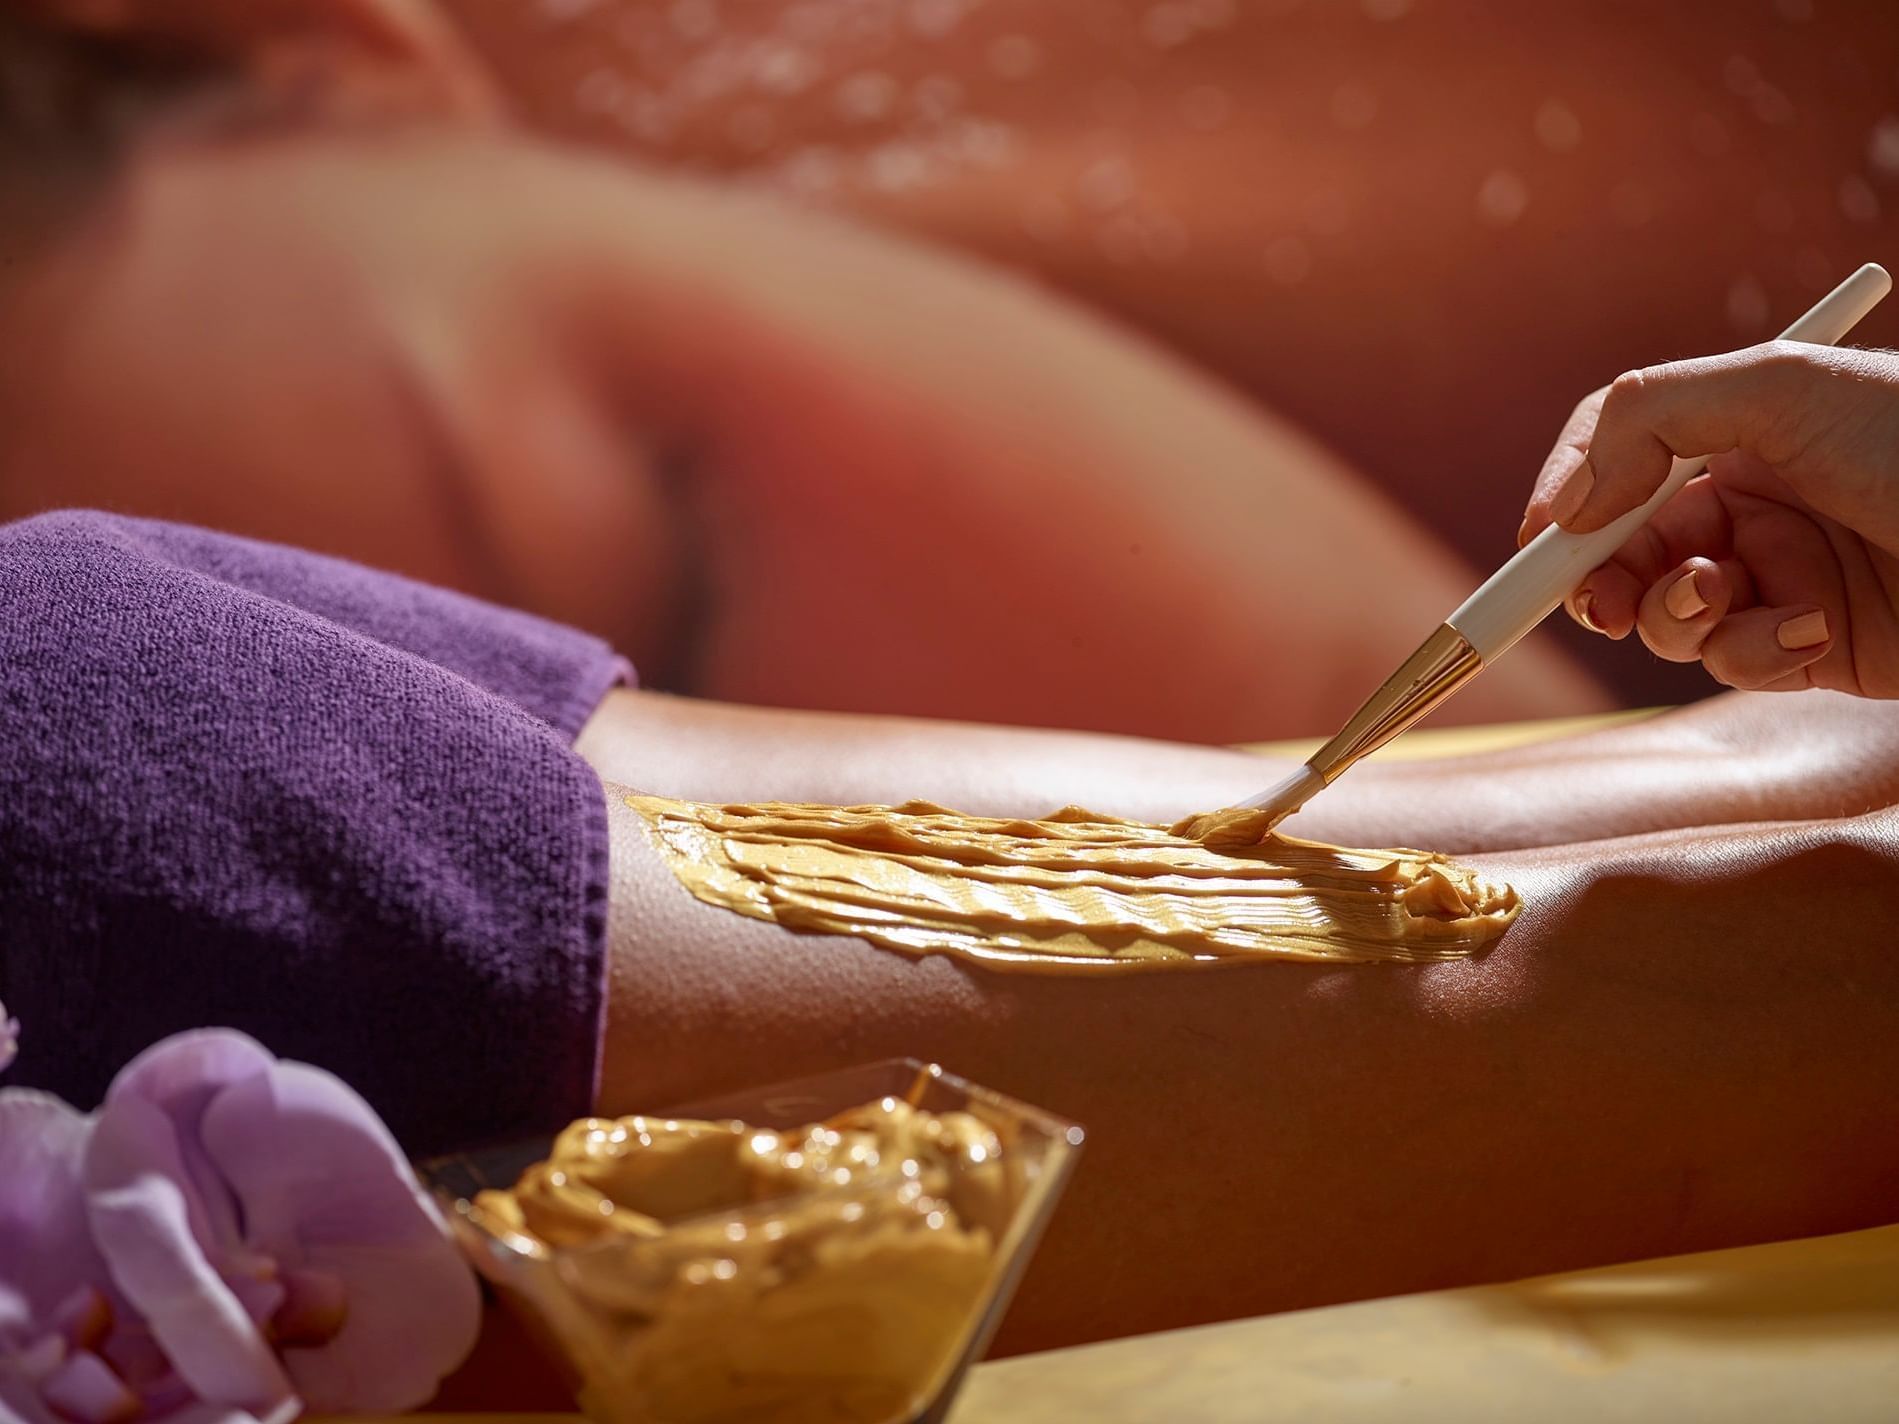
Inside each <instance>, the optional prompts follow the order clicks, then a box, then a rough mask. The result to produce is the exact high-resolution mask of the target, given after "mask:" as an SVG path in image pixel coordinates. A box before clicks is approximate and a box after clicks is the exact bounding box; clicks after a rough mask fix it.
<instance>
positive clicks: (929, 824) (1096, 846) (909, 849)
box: [627, 795, 1519, 973]
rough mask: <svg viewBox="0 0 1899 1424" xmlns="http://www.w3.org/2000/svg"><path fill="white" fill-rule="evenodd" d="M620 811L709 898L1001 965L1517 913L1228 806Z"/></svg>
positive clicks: (1391, 936) (1349, 941)
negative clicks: (1247, 833)
mask: <svg viewBox="0 0 1899 1424" xmlns="http://www.w3.org/2000/svg"><path fill="white" fill-rule="evenodd" d="M627 804H628V805H629V806H631V807H633V808H634V809H635V810H636V811H638V812H639V813H640V815H641V816H642V817H643V818H644V819H645V821H646V824H647V826H648V828H649V829H650V830H651V832H652V835H653V837H654V840H655V841H656V842H657V844H658V845H659V848H660V851H661V853H662V854H663V855H664V857H665V860H666V863H667V864H668V865H669V866H670V867H671V868H672V871H673V874H674V875H676V876H677V877H678V878H679V881H680V883H681V884H683V885H684V886H685V887H686V888H687V889H688V890H689V891H691V892H692V894H693V895H694V896H696V897H697V898H698V899H700V900H703V901H705V902H706V903H707V904H709V905H720V906H723V907H724V908H726V909H728V910H735V911H737V912H738V913H739V914H742V915H749V916H751V917H752V918H754V919H761V920H772V921H775V922H776V923H778V924H781V925H783V926H785V927H786V928H787V929H793V930H802V931H808V932H813V933H821V934H849V935H856V936H858V937H860V938H863V939H867V940H869V941H871V942H872V943H873V944H878V945H882V946H883V947H885V948H887V949H897V950H904V951H907V952H909V953H913V954H931V953H947V954H958V955H963V956H965V957H967V958H970V959H976V960H980V961H982V962H983V963H985V964H990V965H995V966H997V967H1001V968H1010V969H1024V970H1030V971H1036V972H1045V973H1046V972H1078V971H1079V972H1086V971H1089V970H1104V969H1105V970H1117V969H1118V970H1126V969H1134V968H1146V969H1182V968H1193V967H1204V966H1212V965H1223V964H1234V963H1244V962H1250V961H1256V960H1263V959H1287V960H1317V961H1344V962H1358V963H1368V962H1376V961H1386V962H1396V963H1422V962H1428V961H1433V960H1443V959H1459V958H1463V957H1466V956H1468V955H1471V954H1474V953H1476V952H1477V951H1478V950H1480V949H1482V948H1484V947H1485V946H1487V945H1489V944H1490V943H1491V941H1493V940H1495V939H1496V938H1497V936H1499V935H1501V934H1502V933H1503V931H1504V930H1505V929H1506V928H1507V927H1508V926H1509V924H1510V922H1511V921H1512V920H1513V919H1515V918H1516V914H1517V910H1518V908H1519V901H1518V898H1517V894H1516V891H1514V890H1512V889H1511V888H1510V887H1509V886H1508V885H1502V884H1498V883H1495V882H1492V881H1488V880H1485V879H1484V878H1483V877H1481V876H1480V875H1478V874H1477V873H1476V872H1475V871H1473V870H1471V869H1469V868H1467V867H1465V866H1460V865H1457V864H1456V863H1454V862H1453V861H1451V860H1449V859H1448V858H1446V857H1445V856H1441V855H1436V854H1431V853H1429V852H1424V851H1413V850H1342V849H1340V848H1338V847H1336V846H1328V845H1321V844H1319V843H1317V842H1314V841H1302V840H1295V839H1293V838H1292V837H1290V836H1277V835H1275V836H1268V837H1267V838H1266V839H1265V840H1263V841H1258V842H1257V843H1252V844H1237V845H1236V844H1231V843H1230V842H1231V841H1232V840H1234V839H1242V840H1243V839H1244V838H1243V837H1236V836H1235V835H1233V833H1232V832H1233V830H1234V829H1235V828H1234V827H1231V826H1229V825H1228V824H1227V821H1228V818H1227V816H1226V814H1225V813H1215V814H1214V815H1213V816H1211V817H1200V818H1194V819H1192V820H1189V821H1184V822H1182V823H1180V825H1178V826H1176V827H1173V828H1168V827H1163V826H1154V825H1147V824H1144V823H1142V822H1139V821H1125V820H1121V819H1119V818H1117V817H1114V816H1104V815H1100V814H1098V813H1096V812H1093V811H1085V810H1083V809H1081V808H1080V807H1077V806H1069V807H1065V808H1063V809H1062V810H1060V811H1057V812H1055V813H1053V814H1052V815H1050V816H1048V817H1046V818H1044V819H1042V820H1036V821H1025V820H1007V819H998V818H992V817H986V816H965V815H961V814H959V813H957V812H955V811H949V810H945V809H944V808H943V807H941V806H935V805H932V804H930V803H929V802H927V801H908V802H905V803H904V804H903V805H901V806H819V805H801V804H789V803H779V802H767V803H761V804H758V805H726V806H715V805H708V804H706V803H703V802H697V801H675V800H671V799H669V798H666V797H662V796H638V795H636V796H629V797H628V798H627ZM1236 814H1244V813H1236ZM1216 828H1217V829H1218V830H1219V831H1220V832H1223V833H1214V832H1215V830H1216ZM1189 831H1197V832H1199V833H1200V835H1202V836H1205V839H1204V840H1203V839H1200V838H1196V836H1194V835H1191V834H1188V832H1189Z"/></svg>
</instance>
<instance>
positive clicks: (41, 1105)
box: [0, 1088, 298, 1424]
mask: <svg viewBox="0 0 1899 1424" xmlns="http://www.w3.org/2000/svg"><path fill="white" fill-rule="evenodd" d="M92 1128H93V1121H92V1119H91V1118H88V1117H85V1116H83V1115H81V1114H80V1113H77V1112H74V1111H73V1110H72V1109H71V1108H70V1107H68V1106H67V1105H66V1104H65V1103H63V1102H61V1101H60V1100H59V1099H57V1098H55V1097H51V1096H49V1095H48V1094H45V1093H39V1092H34V1091H31V1090H29V1089H25V1088H5V1089H0V1424H75V1421H77V1424H120V1421H126V1420H132V1419H157V1418H163V1420H164V1421H165V1424H287V1421H288V1420H289V1419H290V1418H291V1417H292V1416H293V1415H294V1414H295V1413H296V1410H297V1407H298V1402H297V1401H296V1399H294V1398H292V1397H288V1396H286V1397H284V1398H282V1399H280V1400H279V1401H278V1407H277V1408H276V1409H274V1410H273V1411H271V1412H270V1413H268V1414H265V1415H261V1416H259V1415H252V1414H249V1413H246V1412H244V1411H242V1410H239V1409H235V1408H232V1407H230V1406H229V1405H228V1404H223V1403H218V1402H215V1401H212V1400H209V1399H207V1398H200V1397H198V1396H195V1395H194V1394H193V1392H192V1391H191V1389H190V1388H189V1386H187V1385H186V1384H185V1383H184V1381H183V1380H182V1379H180V1378H179V1376H178V1375H177V1373H176V1372H175V1371H174V1370H172V1368H171V1366H170V1362H169V1361H168V1360H167V1359H166V1358H165V1356H164V1354H163V1352H162V1351H160V1350H159V1349H158V1348H157V1345H156V1343H155V1342H154V1341H153V1339H152V1337H151V1335H150V1334H149V1332H147V1331H146V1330H145V1329H144V1328H143V1326H142V1324H141V1323H140V1322H139V1321H138V1320H137V1318H136V1317H135V1316H132V1315H131V1314H130V1313H129V1312H128V1311H127V1310H126V1309H125V1307H124V1302H123V1300H122V1298H120V1297H119V1295H118V1293H117V1292H116V1291H115V1290H114V1289H113V1286H112V1282H111V1276H110V1273H109V1271H108V1269H107V1266H106V1263H105V1260H104V1258H103V1257H102V1256H100V1254H99V1252H98V1250H97V1249H96V1248H95V1247H94V1245H93V1242H92V1239H91V1236H90V1233H89V1231H88V1229H87V1223H86V1208H85V1197H84V1194H83V1193H82V1191H81V1189H80V1176H81V1172H82V1163H83V1161H84V1157H85V1151H86V1145H87V1142H88V1140H89V1138H90V1136H91V1132H92Z"/></svg>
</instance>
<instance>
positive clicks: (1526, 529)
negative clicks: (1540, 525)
mask: <svg viewBox="0 0 1899 1424" xmlns="http://www.w3.org/2000/svg"><path fill="white" fill-rule="evenodd" d="M1529 540H1530V516H1529V515H1527V514H1526V515H1524V516H1523V522H1522V523H1521V524H1519V525H1517V547H1518V548H1519V549H1521V548H1522V547H1523V546H1524V545H1525V544H1527V543H1528V542H1529Z"/></svg>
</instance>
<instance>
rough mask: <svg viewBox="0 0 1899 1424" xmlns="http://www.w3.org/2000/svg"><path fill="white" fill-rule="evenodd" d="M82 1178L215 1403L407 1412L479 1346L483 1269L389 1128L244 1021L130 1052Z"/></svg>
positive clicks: (125, 1271) (125, 1282) (166, 1335)
mask: <svg viewBox="0 0 1899 1424" xmlns="http://www.w3.org/2000/svg"><path fill="white" fill-rule="evenodd" d="M83 1186H84V1192H85V1200H86V1213H87V1218H88V1221H89V1224H90V1227H91V1232H92V1237H93V1240H94V1242H95V1243H96V1244H97V1247H98V1250H99V1252H100V1254H101V1255H102V1256H103V1257H104V1259H105V1260H106V1262H107V1263H108V1265H109V1267H110V1270H111V1274H112V1279H113V1281H114V1283H115V1284H116V1286H117V1288H118V1289H119V1291H121V1292H122V1293H123V1296H124V1298H125V1300H126V1302H127V1303H128V1304H129V1305H130V1306H131V1307H132V1308H133V1309H134V1310H136V1311H138V1312H139V1314H140V1315H141V1316H142V1317H143V1318H144V1320H145V1322H146V1323H147V1325H148V1326H149V1327H150V1330H151V1333H152V1337H153V1339H154V1341H155V1342H156V1344H157V1346H158V1348H159V1349H160V1350H161V1351H162V1352H163V1353H164V1355H165V1356H166V1357H167V1358H168V1359H169V1360H170V1361H171V1363H172V1365H173V1367H174V1368H175V1369H176V1371H177V1373H178V1374H179V1375H180V1376H181V1377H182V1378H183V1379H184V1380H185V1382H186V1383H187V1384H188V1385H189V1386H190V1388H191V1389H192V1391H193V1392H194V1393H195V1394H196V1395H197V1397H198V1398H200V1399H205V1400H221V1401H228V1402H230V1403H233V1404H236V1405H238V1406H239V1407H242V1408H244V1409H246V1410H249V1411H251V1412H253V1413H256V1412H258V1411H266V1412H267V1411H269V1410H270V1409H272V1408H273V1406H274V1404H275V1402H277V1401H281V1400H282V1399H284V1398H286V1397H290V1396H292V1395H295V1396H301V1398H302V1399H303V1401H304V1402H305V1403H306V1404H307V1405H308V1406H309V1407H310V1408H311V1409H313V1410H320V1411H338V1410H367V1411H378V1412H381V1411H399V1410H404V1409H411V1408H414V1407H415V1406H417V1405H419V1404H422V1403H424V1402H425V1401H427V1399H428V1398H429V1397H430V1396H431V1395H432V1394H433V1393H434V1392H435V1389H436V1386H437V1385H438V1384H439V1383H440V1381H441V1379H442V1377H443V1376H444V1375H445V1374H447V1373H448V1372H449V1371H450V1370H452V1369H453V1368H454V1367H455V1366H456V1365H457V1364H459V1363H460V1362H461V1361H462V1359H463V1358H464V1357H465V1356H466V1355H467V1354H468V1352H469V1350H470V1349H472V1348H473V1345H474V1341H475V1335H476V1331H477V1329H478V1328H479V1325H480V1298H479V1295H478V1293H477V1290H476V1286H475V1281H474V1276H473V1274H472V1272H471V1271H470V1270H469V1268H468V1265H467V1263H466V1262H465V1261H464V1260H463V1259H462V1257H461V1255H460V1253H459V1251H458V1250H457V1248H456V1247H455V1245H454V1243H453V1241H452V1240H451V1239H450V1237H449V1235H448V1233H447V1230H446V1228H445V1226H444V1224H443V1222H442V1219H441V1217H440V1215H439V1214H438V1213H437V1211H436V1210H435V1207H434V1205H433V1203H431V1202H430V1200H429V1199H428V1197H427V1196H426V1195H425V1194H424V1193H423V1191H422V1189H421V1188H420V1186H419V1185H418V1184H417V1182H416V1180H415V1176H414V1174H413V1173H412V1172H411V1171H410V1168H409V1164H408V1162H407V1160H406V1159H405V1158H404V1157H403V1155H402V1151H401V1149H400V1148H398V1147H397V1146H396V1143H395V1140H394V1139H393V1138H392V1137H391V1136H390V1135H389V1132H388V1129H387V1128H385V1127H384V1126H383V1124H382V1122H381V1120H380V1119H379V1118H378V1117H377V1116H376V1114H375V1112H374V1111H373V1110H372V1109H371V1108H370V1107H369V1105H368V1104H367V1103H365V1102H364V1101H363V1100H362V1099H361V1098H360V1097H358V1096H357V1095H356V1094H355V1093H354V1092H353V1091H352V1090H351V1089H350V1088H349V1087H348V1086H347V1085H346V1084H345V1083H343V1082H342V1081H341V1080H340V1079H338V1078H336V1077H334V1076H333V1075H331V1074H329V1073H326V1072H324V1071H322V1070H321V1069H318V1068H313V1067H310V1066H308V1065H307V1064H302V1063H289V1062H281V1061H279V1060H278V1059H277V1058H275V1057H274V1056H272V1055H271V1054H270V1052H269V1051H268V1050H266V1049H265V1048H264V1047H263V1046H262V1045H260V1044H258V1043H257V1042H256V1041H254V1040H253V1039H250V1038H247V1037H245V1036H244V1035H243V1034H239V1033H234V1032H231V1031H229V1030H225V1029H202V1030H197V1031H195V1032H191V1033H183V1034H178V1035H175V1036H174V1037H172V1038H169V1039H166V1040H165V1041H164V1042H162V1043H159V1044H157V1045H155V1046H154V1047H152V1048H150V1049H148V1050H147V1051H146V1052H144V1053H143V1054H141V1055H140V1056H139V1057H137V1058H135V1059H134V1060H133V1061H132V1062H131V1063H130V1064H128V1065H127V1066H126V1067H125V1069H124V1070H123V1071H122V1072H121V1073H120V1074H119V1075H118V1077H117V1078H116V1079H114V1080H113V1083H112V1086H111V1088H110V1089H108V1090H107V1093H106V1099H105V1103H104V1105H103V1106H102V1107H101V1108H100V1110H99V1113H98V1121H97V1124H96V1126H95V1128H94V1129H93V1132H92V1135H91V1139H90V1141H89V1142H88V1143H87V1146H86V1151H85V1160H84V1164H83ZM273 1346H274V1347H275V1348H273ZM260 1417H261V1416H260Z"/></svg>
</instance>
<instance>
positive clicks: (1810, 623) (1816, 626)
mask: <svg viewBox="0 0 1899 1424" xmlns="http://www.w3.org/2000/svg"><path fill="white" fill-rule="evenodd" d="M1774 636H1775V638H1777V639H1779V641H1780V646H1781V647H1783V648H1785V649H1786V650H1787V651H1788V652H1790V653H1797V652H1800V651H1801V650H1802V649H1805V648H1817V647H1819V646H1820V644H1822V643H1824V642H1825V641H1826V639H1827V632H1826V614H1824V613H1818V612H1815V613H1802V614H1801V615H1800V616H1799V617H1797V618H1789V619H1788V620H1787V621H1786V622H1785V623H1782V624H1781V625H1780V627H1779V628H1777V629H1776V630H1775V631H1774Z"/></svg>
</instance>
